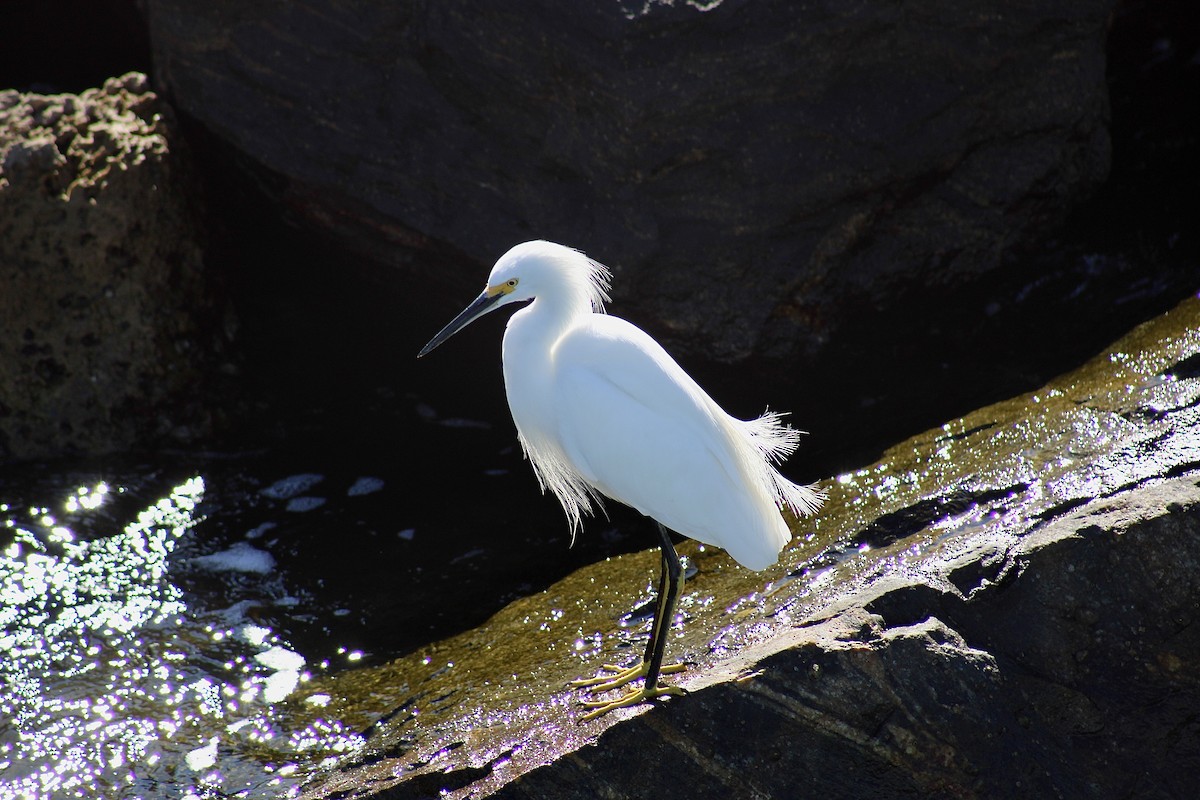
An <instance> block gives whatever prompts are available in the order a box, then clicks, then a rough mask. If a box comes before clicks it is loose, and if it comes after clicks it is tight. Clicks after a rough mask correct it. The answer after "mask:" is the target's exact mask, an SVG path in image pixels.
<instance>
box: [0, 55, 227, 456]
mask: <svg viewBox="0 0 1200 800" xmlns="http://www.w3.org/2000/svg"><path fill="white" fill-rule="evenodd" d="M174 146H175V139H174V129H173V127H172V122H171V118H170V114H169V111H168V109H167V107H166V106H165V105H164V104H163V103H162V102H161V101H160V100H159V99H158V97H157V95H155V94H154V93H153V92H151V91H150V89H149V85H148V81H147V79H146V77H145V76H144V75H141V74H137V73H130V74H128V75H125V76H123V77H120V78H113V79H111V80H109V81H107V82H106V83H105V84H104V86H103V87H102V88H99V89H93V90H89V91H86V92H83V93H82V94H80V95H48V96H44V95H37V94H20V93H18V92H15V91H6V92H0V286H3V291H2V292H0V458H17V459H23V458H34V457H42V456H48V455H56V454H61V453H63V452H71V451H76V452H83V453H101V452H111V451H113V450H119V449H124V448H127V447H129V446H131V445H133V444H135V443H138V442H145V441H147V440H151V439H158V438H162V437H163V436H164V435H167V434H173V435H175V436H177V437H178V436H187V435H188V433H189V431H190V432H191V433H201V432H203V431H204V430H205V428H206V426H207V421H206V420H207V415H208V413H211V412H198V411H195V410H194V409H189V408H187V407H188V406H190V404H192V403H195V402H196V401H198V400H199V398H198V397H195V396H189V393H193V392H195V390H196V388H197V383H196V382H197V378H198V376H199V375H200V374H201V372H202V371H203V370H204V369H205V367H206V366H207V365H208V363H209V362H210V360H211V350H212V348H213V347H214V346H215V345H216V344H218V343H219V342H218V340H217V339H215V338H214V337H213V336H212V335H211V331H212V322H213V319H214V309H215V307H216V306H215V303H214V301H213V300H212V299H211V298H210V286H209V283H208V280H207V278H206V275H205V270H204V260H203V253H202V249H201V245H200V238H199V233H198V230H197V227H196V226H197V223H196V219H195V215H194V213H193V210H192V208H191V207H190V202H191V199H190V198H189V192H191V191H192V190H193V188H192V184H191V183H190V181H189V179H188V173H187V170H186V165H185V164H184V163H181V162H180V161H179V157H180V154H179V153H177V152H175V151H174V150H173V148H174ZM185 422H186V423H187V425H188V426H189V427H188V428H181V427H180V426H182V425H184V423H185Z"/></svg>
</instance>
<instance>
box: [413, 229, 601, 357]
mask: <svg viewBox="0 0 1200 800" xmlns="http://www.w3.org/2000/svg"><path fill="white" fill-rule="evenodd" d="M608 280H609V272H608V270H607V269H606V268H605V267H604V266H603V265H601V264H598V263H597V262H595V261H592V260H591V259H590V258H588V257H587V256H585V255H584V254H583V253H581V252H579V251H578V250H572V249H571V248H570V247H564V246H563V245H561V244H554V243H553V242H545V241H540V240H539V241H533V242H525V243H524V244H519V245H517V246H516V247H514V248H512V249H511V250H509V251H508V252H507V253H505V254H504V255H502V256H501V257H500V260H499V261H497V262H496V265H495V266H494V267H492V272H491V274H490V275H489V276H488V282H487V286H486V287H485V288H484V290H483V292H482V293H481V294H480V295H479V297H477V298H475V300H474V302H472V303H471V305H469V306H467V307H466V308H465V309H463V311H462V313H461V314H459V315H458V316H457V317H455V318H454V319H453V320H451V321H450V324H449V325H447V326H446V327H445V328H443V329H442V330H441V331H440V332H439V333H438V335H437V336H434V337H433V339H432V340H430V342H429V344H427V345H425V346H424V347H423V348H421V352H420V353H418V354H417V357H418V358H420V357H421V356H423V355H425V354H426V353H428V352H429V351H430V350H433V349H434V348H435V347H437V346H438V345H439V344H441V343H442V342H444V341H446V340H447V339H449V338H450V337H451V336H453V335H454V334H455V333H457V332H458V331H460V330H462V329H463V328H465V327H466V326H467V325H469V324H471V323H472V322H473V321H475V320H477V319H479V318H480V317H482V316H483V315H484V314H486V313H488V312H489V311H493V310H495V309H497V308H499V307H500V306H505V305H508V304H509V303H519V302H521V301H524V300H533V299H534V298H536V297H541V296H546V297H549V296H554V297H558V298H562V299H561V301H560V302H563V303H574V304H577V305H579V304H584V303H586V304H588V305H590V307H591V309H592V310H593V311H596V312H603V311H604V303H605V302H606V301H608V299H609V297H608Z"/></svg>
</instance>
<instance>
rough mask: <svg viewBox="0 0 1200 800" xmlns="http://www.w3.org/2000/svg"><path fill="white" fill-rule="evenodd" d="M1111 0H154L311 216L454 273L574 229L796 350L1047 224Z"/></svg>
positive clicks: (983, 263) (345, 239) (196, 71)
mask: <svg viewBox="0 0 1200 800" xmlns="http://www.w3.org/2000/svg"><path fill="white" fill-rule="evenodd" d="M1113 6H1114V2H1113V0H1088V1H1087V2H1080V0H1071V1H1069V2H1066V1H1063V2H1054V3H1049V4H1046V3H1042V4H1035V5H1026V6H1022V7H1020V8H1014V7H1013V6H1012V5H1011V4H1004V3H997V2H995V0H982V1H981V2H973V3H965V4H964V3H939V4H937V5H936V6H928V5H927V6H923V7H922V8H921V9H920V10H919V11H914V10H913V9H911V8H907V7H906V8H901V7H899V6H897V5H895V4H894V3H885V2H867V3H856V4H850V5H846V4H834V5H828V6H824V5H813V4H797V3H793V2H772V3H761V2H759V3H749V2H741V1H740V0H725V2H717V3H709V4H692V3H678V4H668V3H640V2H635V3H603V4H599V5H589V6H587V7H586V8H582V9H581V8H579V7H576V6H564V5H562V4H559V3H553V2H538V1H537V0H529V1H528V2H523V3H520V4H517V5H513V4H508V5H505V6H503V7H502V8H501V7H498V6H489V7H487V8H482V7H480V6H479V5H478V4H471V3H438V4H433V5H428V4H418V3H411V2H404V3H389V4H384V5H379V4H376V3H366V2H361V0H307V1H306V2H299V3H286V4H281V3H270V4H252V5H247V4H245V3H239V2H234V0H217V2H207V3H199V4H197V3H190V2H182V0H148V1H147V2H146V3H145V8H146V15H147V20H148V24H149V28H150V35H151V41H152V46H153V52H154V56H155V75H156V79H157V80H158V81H159V83H160V84H161V85H162V87H163V88H164V89H165V90H166V91H168V92H169V93H170V96H171V97H172V99H173V100H174V102H175V103H176V104H177V106H178V107H179V108H180V109H181V110H182V111H184V112H186V113H187V114H188V115H190V116H191V117H193V118H195V119H196V120H198V121H199V122H201V123H202V124H203V125H204V126H206V127H207V128H208V129H210V130H211V131H212V132H214V133H215V134H216V135H217V136H218V137H220V138H221V139H224V140H226V141H228V142H230V143H232V145H233V146H234V147H236V148H237V149H239V150H240V151H241V152H243V153H244V154H246V155H248V156H249V157H250V159H251V160H252V161H253V162H255V163H256V164H258V165H259V166H260V168H263V169H264V171H265V172H268V173H270V175H271V181H270V183H271V185H273V186H274V187H275V188H274V194H275V197H276V199H277V200H278V202H280V203H282V204H283V205H284V206H285V207H287V208H288V209H290V211H291V212H292V213H293V214H294V215H295V216H296V217H297V219H298V220H299V221H300V222H301V223H302V224H304V225H306V226H311V227H313V228H316V229H321V230H325V231H327V232H329V233H330V234H332V235H333V236H335V237H337V238H338V239H339V240H340V241H341V242H342V243H343V244H344V246H345V247H347V248H350V249H353V250H355V251H358V252H360V253H367V254H369V255H371V256H372V257H373V258H375V259H376V260H378V261H379V262H382V263H387V264H395V263H397V262H402V263H407V264H409V265H410V266H413V265H415V267H416V268H415V269H413V270H412V275H411V276H408V277H407V278H406V279H408V280H412V281H414V283H413V285H415V286H426V287H428V286H430V285H432V284H433V283H436V282H438V281H442V282H443V283H451V284H453V285H455V286H457V287H458V288H459V290H460V293H461V294H462V295H463V296H467V295H468V294H470V293H471V292H473V291H475V288H476V286H477V284H478V283H479V280H480V276H481V275H482V273H483V270H484V268H485V266H486V265H490V264H491V263H492V261H493V260H494V259H495V258H496V257H497V256H498V255H499V254H500V253H502V252H503V251H504V250H505V249H507V248H508V247H509V246H511V245H512V244H514V243H516V242H517V241H520V240H523V239H528V238H535V237H543V238H549V239H554V240H557V241H562V242H566V243H569V244H572V245H574V246H578V247H581V248H583V249H585V250H587V251H589V252H591V253H593V254H595V255H597V256H598V257H600V258H602V259H603V260H605V261H607V262H608V263H609V264H610V265H611V266H613V267H615V268H616V269H617V271H618V280H617V281H616V293H617V298H618V300H619V301H622V308H623V310H624V313H627V314H629V315H631V316H634V317H635V318H641V319H644V320H647V321H654V322H655V324H656V326H657V327H658V329H659V331H660V332H661V333H663V334H665V335H666V336H667V338H668V339H669V343H670V344H671V345H672V348H673V349H674V350H675V351H676V352H680V353H682V354H684V355H687V354H689V353H702V354H703V356H704V358H705V359H715V360H717V361H724V362H732V361H738V360H742V359H745V358H746V357H747V356H749V355H751V354H757V355H760V356H768V357H771V358H776V359H794V358H796V357H798V356H799V357H803V358H804V359H811V358H812V357H814V355H815V354H817V353H819V352H821V351H823V349H824V348H825V346H826V345H827V343H828V342H829V340H830V337H831V336H834V335H835V334H837V333H838V331H839V329H840V328H841V326H844V325H846V324H847V323H848V322H849V320H851V319H860V318H861V312H869V311H874V310H878V309H882V308H890V307H895V306H896V305H897V304H903V303H905V302H911V301H912V300H913V299H915V298H916V297H917V296H919V294H920V293H921V292H922V291H925V290H928V289H929V288H931V287H944V286H946V285H955V284H958V283H961V282H963V281H968V280H973V279H976V278H978V277H979V276H980V275H983V274H987V273H989V272H991V271H993V270H995V269H996V268H997V267H998V266H999V265H1000V263H1001V259H1002V256H1004V254H1005V253H1008V252H1011V251H1012V250H1013V248H1014V247H1015V246H1017V245H1020V244H1022V243H1028V242H1029V241H1031V239H1033V238H1036V237H1037V236H1039V235H1041V234H1044V233H1045V232H1046V231H1047V230H1050V229H1053V228H1054V227H1055V226H1056V225H1058V224H1059V223H1060V222H1061V221H1062V219H1063V218H1064V216H1065V214H1066V213H1067V212H1068V211H1069V210H1070V209H1071V208H1072V207H1073V206H1074V205H1075V204H1076V203H1077V202H1078V201H1079V200H1080V199H1081V198H1084V197H1087V196H1088V195H1089V194H1090V193H1091V192H1092V191H1093V190H1094V189H1095V188H1096V187H1097V186H1098V185H1099V184H1100V182H1101V181H1103V179H1104V177H1105V175H1106V174H1107V170H1108V160H1109V140H1108V134H1107V130H1106V127H1105V118H1106V113H1107V94H1106V87H1105V83H1104V72H1105V57H1104V47H1105V34H1106V26H1107V24H1108V19H1109V15H1110V12H1111V10H1112V8H1113ZM451 267H453V268H455V269H456V272H455V274H453V275H447V276H444V277H434V276H431V274H430V273H431V272H435V271H436V270H439V269H448V268H451ZM458 267H462V269H458ZM852 310H857V311H858V312H860V313H858V314H855V313H848V312H850V311H852Z"/></svg>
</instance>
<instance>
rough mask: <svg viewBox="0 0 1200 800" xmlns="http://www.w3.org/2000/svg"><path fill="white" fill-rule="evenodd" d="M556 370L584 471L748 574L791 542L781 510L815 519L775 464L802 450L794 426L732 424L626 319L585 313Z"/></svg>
mask: <svg viewBox="0 0 1200 800" xmlns="http://www.w3.org/2000/svg"><path fill="white" fill-rule="evenodd" d="M551 371H552V375H553V378H552V387H553V406H554V408H555V414H556V416H557V419H556V421H555V422H556V424H557V431H558V442H559V445H560V447H561V449H562V452H563V453H564V454H565V456H566V458H567V459H569V461H570V462H571V465H572V466H573V467H574V469H576V470H577V471H578V473H579V475H580V476H581V477H582V478H583V479H584V480H585V481H586V482H587V483H588V484H589V485H591V486H593V487H594V488H596V489H597V490H599V491H600V492H602V493H603V494H605V495H607V496H609V497H612V498H614V499H616V500H619V501H621V502H622V503H625V504H627V505H629V506H632V507H633V508H635V509H637V510H638V511H640V512H642V513H643V514H646V515H647V516H650V517H653V518H654V519H656V520H658V521H659V522H661V523H662V524H663V525H665V526H667V527H668V528H671V529H672V530H675V531H677V532H679V533H682V534H684V535H686V536H689V537H691V538H693V539H697V540H699V541H701V542H705V543H707V544H712V545H717V546H720V547H723V548H724V549H725V550H727V551H728V552H729V554H730V555H731V556H733V558H734V559H736V560H737V561H738V562H739V563H740V564H742V565H744V566H746V567H749V568H751V569H763V568H765V567H767V566H769V565H770V564H773V563H774V562H775V560H776V559H777V557H778V554H779V551H780V549H782V547H783V546H784V545H785V544H787V542H788V541H789V539H790V538H791V537H790V534H789V532H788V528H787V525H786V524H785V522H784V520H783V518H782V516H781V515H780V512H779V506H780V505H787V506H789V507H791V508H792V510H793V511H795V512H796V513H808V512H811V511H812V510H814V509H815V508H816V506H817V505H818V504H819V503H820V498H819V496H818V495H817V494H816V493H815V492H813V490H812V489H810V488H808V487H804V486H798V485H796V484H793V483H791V482H790V481H788V480H786V479H785V478H783V476H781V475H780V474H779V473H778V471H776V470H775V468H774V466H773V463H772V462H774V461H777V460H778V459H779V458H781V457H783V456H786V455H787V454H788V453H790V452H791V451H792V450H793V449H795V446H796V443H797V435H798V434H797V433H796V432H795V431H792V430H791V429H790V428H787V427H785V426H783V425H782V424H781V423H780V422H779V420H778V418H777V417H776V416H774V415H766V416H764V417H761V418H759V419H758V420H752V421H749V422H744V421H741V420H737V419H734V418H732V417H730V416H729V415H728V414H726V413H725V412H724V411H723V410H722V409H721V408H720V407H719V406H718V405H717V404H716V402H715V401H713V400H712V399H711V398H710V397H709V396H708V395H707V394H706V393H705V392H704V391H703V390H702V389H701V388H700V387H699V386H698V385H697V384H696V382H695V381H693V380H692V378H691V377H690V376H688V375H687V373H685V372H684V371H683V369H682V368H681V367H680V366H679V365H678V364H676V363H675V361H674V360H673V359H672V358H671V357H670V356H669V355H668V354H667V353H666V351H665V350H663V348H662V347H661V346H659V345H658V343H657V342H655V341H654V340H653V339H652V338H650V336H648V335H647V334H645V333H644V332H642V331H641V330H640V329H638V328H637V327H635V326H634V325H631V324H630V323H628V322H625V321H624V320H621V319H617V318H614V317H608V316H602V315H598V314H589V315H587V316H586V317H583V318H581V319H580V320H579V321H578V322H577V324H575V325H573V326H572V327H571V328H570V329H569V330H567V331H566V332H565V333H564V334H563V336H562V337H561V339H560V340H559V341H558V343H557V345H556V346H555V348H554V351H553V354H552V365H551ZM514 417H515V413H514ZM530 456H531V458H533V459H534V460H535V463H536V459H537V454H536V453H531V454H530Z"/></svg>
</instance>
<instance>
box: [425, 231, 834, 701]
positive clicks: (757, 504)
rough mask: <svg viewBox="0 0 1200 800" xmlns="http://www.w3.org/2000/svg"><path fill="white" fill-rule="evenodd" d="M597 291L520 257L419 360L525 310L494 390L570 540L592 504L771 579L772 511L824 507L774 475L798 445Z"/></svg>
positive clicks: (590, 269) (579, 257) (554, 264)
mask: <svg viewBox="0 0 1200 800" xmlns="http://www.w3.org/2000/svg"><path fill="white" fill-rule="evenodd" d="M608 282H609V272H608V270H607V269H605V268H604V267H603V266H602V265H600V264H598V263H597V262H595V261H592V260H591V259H589V258H587V257H586V256H585V255H583V254H582V253H580V252H578V251H576V250H572V249H570V248H568V247H563V246H562V245H558V244H553V243H551V242H544V241H534V242H526V243H524V244H520V245H517V246H516V247H514V248H512V249H511V250H509V251H508V252H507V253H505V254H504V255H503V256H502V257H501V258H500V260H499V261H497V262H496V265H495V266H494V267H493V268H492V272H491V275H490V276H489V277H488V284H487V288H485V290H484V291H483V293H482V294H480V296H479V297H478V298H477V299H476V300H475V302H473V303H472V304H471V305H470V306H468V308H467V309H466V310H464V311H463V312H462V313H461V314H460V315H459V316H458V317H457V318H455V320H454V321H452V322H451V323H450V324H449V325H447V326H446V328H445V329H444V330H442V332H441V333H439V334H438V335H437V336H435V337H434V339H433V340H432V341H431V342H430V343H429V344H428V345H426V346H425V348H424V349H423V350H422V351H421V355H424V354H425V353H428V352H429V351H430V350H432V349H433V348H434V347H437V346H438V345H439V344H441V343H442V342H443V341H445V340H446V339H447V338H449V337H450V336H451V335H453V334H454V333H455V332H456V331H458V330H460V329H461V328H462V327H463V326H465V325H467V324H468V323H469V322H471V321H472V320H474V319H476V318H478V317H479V316H482V315H483V314H485V313H487V312H488V311H491V310H493V309H494V308H498V307H500V306H502V305H507V304H509V303H515V302H522V301H532V302H529V304H528V305H527V306H525V307H524V308H522V309H521V310H519V311H517V312H516V313H515V314H513V316H512V318H511V319H510V320H509V322H508V327H507V329H506V330H505V333H504V353H503V360H504V383H505V389H506V391H507V393H508V404H509V408H510V409H511V411H512V416H513V421H514V422H515V423H516V426H517V432H518V436H519V438H520V441H521V445H522V447H523V448H524V450H525V454H526V455H527V456H528V458H529V460H530V462H531V463H532V464H533V468H534V471H535V472H536V473H537V477H538V480H539V481H540V483H541V485H542V488H543V490H547V489H548V490H549V491H551V492H553V493H554V495H555V496H556V497H557V498H558V499H559V501H560V502H561V503H562V506H563V510H564V511H565V512H566V514H567V518H568V519H569V520H570V523H571V528H572V531H573V532H574V531H575V530H577V529H578V528H579V526H580V523H581V519H582V517H583V515H585V514H590V513H591V512H592V510H593V504H594V503H595V502H596V501H597V499H598V497H599V496H601V495H603V496H607V497H611V498H613V499H614V500H619V501H620V502H622V503H625V504H626V505H629V506H632V507H633V508H635V509H637V510H638V511H640V512H642V513H643V514H645V515H646V516H648V517H652V518H653V519H655V520H657V521H658V522H659V523H660V524H661V525H663V526H666V527H667V528H669V529H671V530H674V531H676V532H678V533H681V534H683V535H685V536H688V537H691V538H693V539H696V540H699V541H701V542H704V543H705V544H710V545H716V546H719V547H722V548H724V549H725V550H726V551H728V552H729V554H730V555H731V556H732V557H733V558H734V559H735V560H737V562H738V563H740V564H742V565H743V566H745V567H749V568H750V569H755V570H760V569H764V568H766V567H768V566H770V565H771V564H773V563H775V561H776V560H777V558H778V555H779V551H780V550H781V549H782V548H783V546H784V545H786V544H787V542H788V541H789V539H790V538H791V536H790V534H789V532H788V527H787V525H786V523H785V522H784V519H783V517H782V515H781V514H780V508H781V507H784V506H786V507H787V508H789V509H791V510H792V512H794V513H795V514H797V515H802V514H811V513H813V512H814V511H816V509H817V508H818V507H819V506H820V504H821V501H822V499H823V498H822V495H821V494H820V493H819V492H818V491H816V490H815V489H814V488H813V487H810V486H801V485H798V484H795V483H792V482H791V481H789V480H787V479H786V478H784V477H783V476H782V475H781V474H780V473H779V471H778V470H777V469H776V468H775V464H776V463H778V462H779V461H780V460H782V459H783V458H785V457H786V456H788V455H790V454H791V453H792V452H793V451H794V450H795V448H796V446H797V444H798V442H799V432H797V431H795V430H793V429H792V428H789V427H788V426H786V425H784V424H783V423H782V421H781V419H780V415H778V414H775V413H766V414H764V415H763V416H761V417H759V418H757V419H754V420H749V421H744V420H738V419H735V418H733V417H731V416H729V415H728V414H726V413H725V411H724V410H722V409H721V408H720V406H718V405H717V404H716V402H715V401H713V399H712V398H710V397H709V396H708V395H707V394H706V393H705V392H704V390H703V389H701V388H700V387H699V386H698V385H697V384H696V382H695V381H694V380H692V378H691V377H690V376H689V375H688V374H687V373H685V372H684V371H683V369H682V368H681V367H680V366H679V365H678V364H677V363H675V360H674V359H672V358H671V356H669V355H668V354H667V352H666V351H665V350H664V349H663V348H662V347H661V346H660V345H659V344H658V343H657V342H656V341H654V339H652V338H651V337H650V336H649V335H648V334H646V333H645V332H643V331H642V330H641V329H640V328H638V327H636V326H635V325H633V324H631V323H629V322H626V321H625V320H622V319H618V318H616V317H611V316H608V315H606V314H605V313H604V303H605V302H606V301H608V299H609V297H608V285H609V284H608ZM669 547H670V542H669V540H667V539H666V538H665V534H664V568H666V566H667V563H668V560H669V559H675V558H676V557H675V554H674V550H673V549H672V550H671V552H670V554H668V553H667V552H666V548H669ZM676 563H677V561H676ZM676 571H677V570H676ZM674 588H676V586H675V584H673V585H672V589H673V590H674ZM672 597H673V595H672ZM664 602H665V603H666V605H667V606H670V605H672V604H673V599H672V600H667V601H663V600H661V599H660V606H659V611H658V613H657V614H656V622H655V629H654V631H652V636H651V642H650V648H648V649H647V658H646V661H647V662H650V661H651V660H652V659H651V655H652V650H653V649H654V648H655V647H657V648H658V654H657V659H656V661H657V662H661V650H662V644H664V643H665V636H663V635H662V629H661V628H660V624H661V623H660V621H659V618H661V617H662V615H663V614H664V606H663V603H664ZM669 612H670V608H666V610H665V613H666V614H667V615H668V616H669ZM659 640H661V641H659ZM643 666H644V665H643ZM657 673H658V667H657V663H655V665H654V666H653V667H652V668H650V669H649V675H648V676H647V683H648V684H649V685H648V686H647V690H646V692H642V693H639V696H638V698H636V699H635V701H636V700H640V699H646V698H647V697H653V696H657V695H658V694H661V693H663V692H664V691H665V689H664V690H662V691H659V689H658V686H657ZM644 674H646V672H645V670H643V671H642V672H641V673H639V676H640V675H644ZM634 677H637V676H634ZM626 680H628V678H627V679H626ZM612 685H613V684H612V682H608V683H604V684H602V685H601V686H600V687H599V688H602V689H603V688H611V686H612ZM617 685H619V684H617ZM607 708H608V706H606V707H605V708H604V709H603V710H607Z"/></svg>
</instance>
